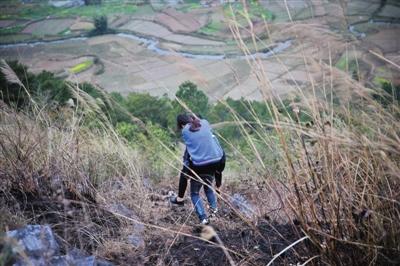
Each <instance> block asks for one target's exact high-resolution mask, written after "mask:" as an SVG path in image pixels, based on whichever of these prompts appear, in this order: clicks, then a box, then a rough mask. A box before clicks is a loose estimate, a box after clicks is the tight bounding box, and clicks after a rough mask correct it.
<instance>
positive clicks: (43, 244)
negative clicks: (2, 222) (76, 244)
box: [6, 225, 114, 266]
mask: <svg viewBox="0 0 400 266" xmlns="http://www.w3.org/2000/svg"><path fill="white" fill-rule="evenodd" d="M6 236H7V238H8V240H9V241H10V243H11V244H12V246H13V248H12V251H13V253H14V254H24V256H21V257H19V256H18V257H17V260H16V263H15V264H13V266H25V265H26V266H27V265H35V266H48V265H51V266H68V265H75V266H92V265H93V266H100V265H101V266H114V264H112V263H110V262H106V261H99V260H97V259H96V258H95V257H94V256H89V255H87V254H86V253H84V252H82V251H81V250H79V249H77V248H73V249H71V250H69V251H68V252H67V254H66V255H63V256H61V254H60V253H61V252H60V247H59V245H58V244H57V241H56V238H55V237H54V234H53V231H52V230H51V228H50V226H48V225H28V226H26V227H23V228H20V229H18V230H13V231H9V232H7V233H6ZM12 240H14V242H16V244H13V241H12Z"/></svg>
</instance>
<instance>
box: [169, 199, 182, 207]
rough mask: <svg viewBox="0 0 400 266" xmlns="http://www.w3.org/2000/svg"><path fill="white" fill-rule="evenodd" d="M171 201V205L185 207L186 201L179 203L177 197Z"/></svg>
mask: <svg viewBox="0 0 400 266" xmlns="http://www.w3.org/2000/svg"><path fill="white" fill-rule="evenodd" d="M170 201H171V203H173V204H177V205H179V206H184V205H185V201H184V200H182V201H178V198H177V197H173V198H171V199H170Z"/></svg>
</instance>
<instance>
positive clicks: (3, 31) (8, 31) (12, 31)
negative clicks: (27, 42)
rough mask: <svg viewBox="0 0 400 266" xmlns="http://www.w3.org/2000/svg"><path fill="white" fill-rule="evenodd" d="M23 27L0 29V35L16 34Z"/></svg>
mask: <svg viewBox="0 0 400 266" xmlns="http://www.w3.org/2000/svg"><path fill="white" fill-rule="evenodd" d="M22 28H23V26H14V27H7V28H3V29H0V35H1V36H3V35H10V34H16V33H18V32H19V31H20V30H22Z"/></svg>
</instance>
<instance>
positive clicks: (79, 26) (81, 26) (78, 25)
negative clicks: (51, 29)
mask: <svg viewBox="0 0 400 266" xmlns="http://www.w3.org/2000/svg"><path fill="white" fill-rule="evenodd" d="M91 28H94V25H93V23H92V22H87V21H81V20H79V19H78V20H76V21H75V23H74V24H72V25H71V26H70V27H69V29H70V30H71V31H78V30H86V29H91Z"/></svg>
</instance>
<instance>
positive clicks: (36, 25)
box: [21, 20, 45, 34]
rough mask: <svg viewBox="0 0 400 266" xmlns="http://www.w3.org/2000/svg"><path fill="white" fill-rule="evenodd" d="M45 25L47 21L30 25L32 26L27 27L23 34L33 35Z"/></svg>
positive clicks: (22, 31)
mask: <svg viewBox="0 0 400 266" xmlns="http://www.w3.org/2000/svg"><path fill="white" fill-rule="evenodd" d="M44 23H45V21H43V20H41V21H36V22H33V23H30V24H28V25H26V26H25V27H24V28H23V29H22V30H21V33H28V34H32V33H33V32H34V31H35V30H36V29H37V28H39V27H40V26H41V25H43V24H44Z"/></svg>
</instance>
